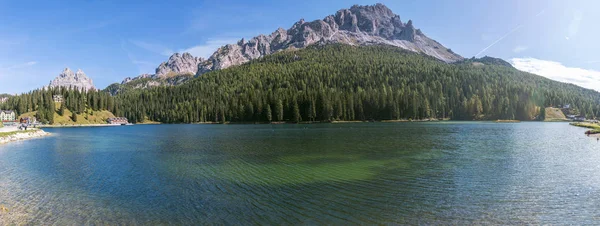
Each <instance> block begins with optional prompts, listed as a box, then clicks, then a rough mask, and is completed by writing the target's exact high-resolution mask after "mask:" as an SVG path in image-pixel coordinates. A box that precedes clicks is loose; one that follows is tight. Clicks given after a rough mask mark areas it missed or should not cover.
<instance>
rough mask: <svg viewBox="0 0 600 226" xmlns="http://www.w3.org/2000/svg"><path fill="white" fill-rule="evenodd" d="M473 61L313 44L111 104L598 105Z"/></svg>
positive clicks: (379, 116)
mask: <svg viewBox="0 0 600 226" xmlns="http://www.w3.org/2000/svg"><path fill="white" fill-rule="evenodd" d="M471 61H473V60H471ZM469 62H470V61H469ZM469 62H467V63H458V64H446V63H443V62H441V61H439V60H436V59H434V58H432V57H429V56H425V55H420V54H416V53H413V52H408V51H405V50H401V49H399V48H395V47H388V46H369V47H353V46H348V45H327V46H318V45H315V46H311V47H308V48H306V49H303V50H298V51H285V52H281V53H277V54H274V55H270V56H266V57H264V58H261V59H258V60H254V61H251V62H249V63H247V64H244V65H242V66H238V67H232V68H229V69H225V70H220V71H214V72H210V73H207V74H204V75H202V76H200V77H198V78H196V79H194V80H192V81H190V82H188V83H186V84H184V85H181V86H175V87H155V88H151V89H145V90H128V91H127V92H123V93H121V94H120V95H118V96H116V99H115V101H116V106H115V108H118V109H115V111H116V114H117V115H119V116H125V117H127V118H129V119H130V121H132V122H139V121H142V120H144V119H149V120H152V121H160V122H165V123H191V122H207V121H213V122H225V121H234V122H255V121H261V122H268V121H291V122H300V121H331V120H390V119H426V118H451V119H456V120H492V119H518V120H534V119H536V118H537V117H538V116H539V115H540V111H541V109H543V108H541V107H545V106H557V105H563V104H567V103H568V104H571V106H572V107H576V108H578V109H579V110H580V112H581V113H582V114H584V115H586V116H588V117H595V116H598V114H599V110H600V109H599V104H598V103H599V102H598V101H599V100H600V93H598V92H595V91H592V90H588V89H584V88H581V87H577V86H575V85H571V84H564V83H560V82H556V81H552V80H549V79H546V78H543V77H540V76H537V75H533V74H529V73H525V72H521V71H518V70H516V69H514V68H512V67H510V66H509V65H502V63H501V62H495V63H492V64H489V63H490V62H494V61H490V60H483V61H481V60H480V61H476V62H478V64H477V65H475V64H472V63H469ZM473 62H475V61H473ZM486 63H487V64H486ZM109 99H110V98H109ZM542 115H543V114H542Z"/></svg>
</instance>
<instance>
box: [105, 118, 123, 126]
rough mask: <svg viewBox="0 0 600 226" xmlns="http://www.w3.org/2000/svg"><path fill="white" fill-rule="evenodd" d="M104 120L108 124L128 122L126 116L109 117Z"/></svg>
mask: <svg viewBox="0 0 600 226" xmlns="http://www.w3.org/2000/svg"><path fill="white" fill-rule="evenodd" d="M106 122H108V124H113V125H126V124H129V120H127V118H125V117H116V118H109V119H107V120H106Z"/></svg>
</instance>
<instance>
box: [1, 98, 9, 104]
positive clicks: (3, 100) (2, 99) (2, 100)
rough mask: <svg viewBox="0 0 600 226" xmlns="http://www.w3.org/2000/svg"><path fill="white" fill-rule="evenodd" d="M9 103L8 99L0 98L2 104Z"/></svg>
mask: <svg viewBox="0 0 600 226" xmlns="http://www.w3.org/2000/svg"><path fill="white" fill-rule="evenodd" d="M6 101H8V97H0V104H1V103H4V102H6Z"/></svg>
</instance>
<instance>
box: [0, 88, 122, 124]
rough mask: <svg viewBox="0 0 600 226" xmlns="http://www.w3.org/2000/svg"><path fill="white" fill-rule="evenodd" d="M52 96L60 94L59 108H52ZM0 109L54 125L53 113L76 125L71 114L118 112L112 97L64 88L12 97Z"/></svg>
mask: <svg viewBox="0 0 600 226" xmlns="http://www.w3.org/2000/svg"><path fill="white" fill-rule="evenodd" d="M53 95H62V96H63V103H64V104H60V105H59V106H60V107H57V106H55V102H54V101H53V99H52V96H53ZM0 109H14V110H16V111H17V113H18V115H23V114H25V113H31V114H32V115H35V117H36V118H37V120H38V121H40V122H42V123H47V124H54V121H55V119H54V116H55V113H56V114H58V115H59V116H65V117H69V118H72V119H71V120H72V121H76V122H77V121H78V120H77V116H73V115H72V114H79V115H82V114H84V113H86V115H87V112H94V111H109V112H117V111H118V109H117V106H115V101H114V97H111V96H110V94H109V93H107V92H99V91H94V90H90V91H85V90H77V89H68V88H48V89H40V90H34V91H31V92H29V93H26V94H21V95H18V96H13V97H10V98H9V99H8V101H7V102H6V103H3V104H0ZM92 114H93V113H92Z"/></svg>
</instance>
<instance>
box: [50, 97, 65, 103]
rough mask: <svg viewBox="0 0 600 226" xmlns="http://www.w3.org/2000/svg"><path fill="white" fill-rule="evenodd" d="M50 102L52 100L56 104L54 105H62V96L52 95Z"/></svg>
mask: <svg viewBox="0 0 600 226" xmlns="http://www.w3.org/2000/svg"><path fill="white" fill-rule="evenodd" d="M52 100H54V102H56V103H62V102H63V96H62V95H53V96H52Z"/></svg>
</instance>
